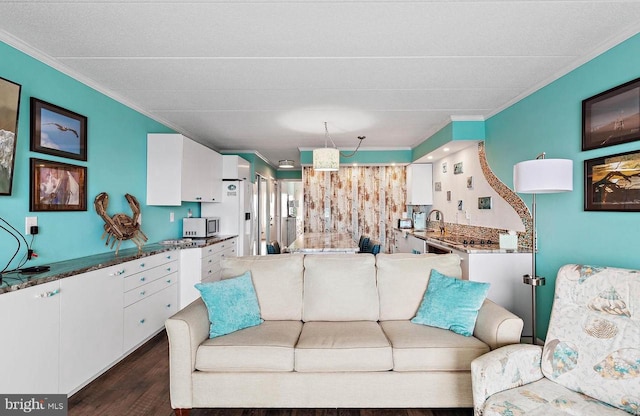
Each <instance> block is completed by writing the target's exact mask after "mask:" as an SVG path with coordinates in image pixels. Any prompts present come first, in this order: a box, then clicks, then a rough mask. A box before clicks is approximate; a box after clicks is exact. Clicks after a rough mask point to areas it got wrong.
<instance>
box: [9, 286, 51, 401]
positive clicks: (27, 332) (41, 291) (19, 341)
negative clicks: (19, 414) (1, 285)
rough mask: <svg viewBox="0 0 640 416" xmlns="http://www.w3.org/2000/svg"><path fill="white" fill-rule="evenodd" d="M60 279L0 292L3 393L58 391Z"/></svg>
mask: <svg viewBox="0 0 640 416" xmlns="http://www.w3.org/2000/svg"><path fill="white" fill-rule="evenodd" d="M59 289H60V284H59V281H54V282H49V283H44V284H41V285H37V286H33V287H29V288H26V289H20V290H17V291H15V292H9V293H3V294H1V295H0V316H2V332H3V338H2V342H0V357H2V370H0V372H1V373H2V376H1V377H0V392H2V393H3V394H36V393H39V394H46V393H57V392H58V352H59V341H60V293H59Z"/></svg>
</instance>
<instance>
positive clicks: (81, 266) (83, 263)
mask: <svg viewBox="0 0 640 416" xmlns="http://www.w3.org/2000/svg"><path fill="white" fill-rule="evenodd" d="M234 237H237V236H235V235H225V236H219V237H213V238H209V239H202V240H197V241H193V240H185V239H182V240H165V241H170V242H171V243H165V244H162V243H154V244H146V245H145V246H144V247H142V250H140V251H138V249H137V248H128V249H124V250H120V251H119V252H118V255H117V256H116V255H115V254H114V252H113V251H110V252H107V253H100V254H94V255H92V256H87V257H80V258H77V259H70V260H64V261H60V262H56V263H50V264H48V266H49V267H50V269H49V270H48V271H46V272H42V273H21V272H18V271H15V272H5V273H4V274H3V275H2V284H0V294H3V293H7V292H14V291H16V290H20V289H25V288H27V287H31V286H36V285H40V284H43V283H48V282H53V281H55V280H59V279H64V278H65V277H70V276H74V275H77V274H81V273H87V272H91V271H93V270H98V269H102V268H105V267H110V266H115V265H118V264H120V263H125V262H127V261H131V260H136V259H140V258H143V257H148V256H153V255H155V254H159V253H163V252H167V251H176V250H181V249H188V248H196V247H206V246H208V245H211V244H216V243H219V242H221V241H225V240H229V239H231V238H234ZM25 266H26V265H25Z"/></svg>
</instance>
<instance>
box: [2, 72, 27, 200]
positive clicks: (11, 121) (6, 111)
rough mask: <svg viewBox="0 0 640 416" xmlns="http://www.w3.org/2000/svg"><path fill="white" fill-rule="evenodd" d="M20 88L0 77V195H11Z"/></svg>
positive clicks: (18, 85)
mask: <svg viewBox="0 0 640 416" xmlns="http://www.w3.org/2000/svg"><path fill="white" fill-rule="evenodd" d="M21 88H22V87H21V85H20V84H16V83H15V82H11V81H9V80H7V79H4V78H0V195H11V187H12V184H13V167H14V165H15V156H16V138H17V137H18V109H19V108H20V90H21Z"/></svg>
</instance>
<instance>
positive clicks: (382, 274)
mask: <svg viewBox="0 0 640 416" xmlns="http://www.w3.org/2000/svg"><path fill="white" fill-rule="evenodd" d="M376 266H377V269H378V291H379V294H380V320H381V321H389V320H403V319H411V318H413V317H414V316H415V315H416V311H417V310H418V307H419V306H420V303H421V302H422V298H423V296H424V293H425V290H426V289H427V283H429V276H430V275H431V270H432V269H435V270H437V271H438V272H440V273H441V274H444V275H446V276H451V277H458V278H459V277H461V276H462V269H461V268H460V257H459V256H458V255H457V254H408V253H396V254H382V253H381V254H378V255H377V256H376Z"/></svg>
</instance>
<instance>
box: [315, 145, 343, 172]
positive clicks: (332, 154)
mask: <svg viewBox="0 0 640 416" xmlns="http://www.w3.org/2000/svg"><path fill="white" fill-rule="evenodd" d="M339 166H340V151H339V150H338V149H335V148H332V147H321V148H318V149H313V169H314V170H320V171H335V170H338V167H339Z"/></svg>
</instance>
